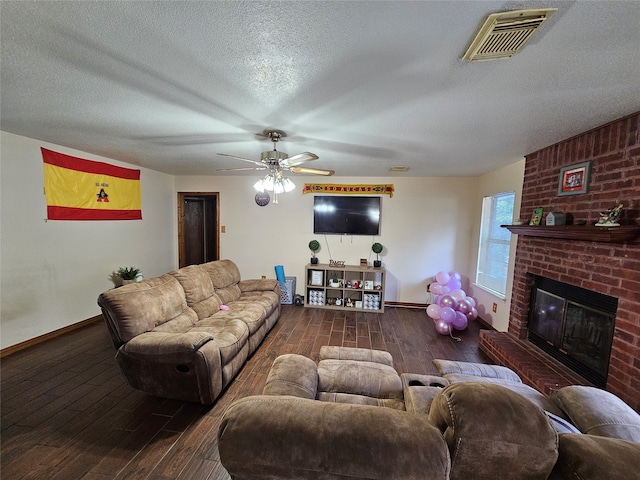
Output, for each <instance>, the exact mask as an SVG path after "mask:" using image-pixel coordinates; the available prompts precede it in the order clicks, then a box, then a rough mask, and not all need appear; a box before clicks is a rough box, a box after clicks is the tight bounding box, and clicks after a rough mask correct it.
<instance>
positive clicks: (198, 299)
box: [170, 265, 221, 320]
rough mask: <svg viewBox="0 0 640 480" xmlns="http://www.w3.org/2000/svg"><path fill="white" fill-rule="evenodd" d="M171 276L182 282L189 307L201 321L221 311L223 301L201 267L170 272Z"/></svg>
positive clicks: (196, 266)
mask: <svg viewBox="0 0 640 480" xmlns="http://www.w3.org/2000/svg"><path fill="white" fill-rule="evenodd" d="M170 275H173V276H174V277H175V278H176V279H177V280H178V282H180V285H182V288H183V290H184V294H185V297H186V299H187V305H189V306H190V307H191V308H192V309H193V310H194V311H195V312H196V313H197V314H198V318H199V319H200V320H202V319H203V318H207V317H210V316H211V315H213V314H214V313H216V312H217V311H218V310H220V303H221V301H220V298H219V297H218V296H217V295H216V294H215V291H214V289H213V282H212V281H211V277H210V276H209V274H208V273H207V271H206V270H205V269H204V268H202V267H201V266H200V265H189V266H188V267H184V268H181V269H179V270H175V271H173V272H170Z"/></svg>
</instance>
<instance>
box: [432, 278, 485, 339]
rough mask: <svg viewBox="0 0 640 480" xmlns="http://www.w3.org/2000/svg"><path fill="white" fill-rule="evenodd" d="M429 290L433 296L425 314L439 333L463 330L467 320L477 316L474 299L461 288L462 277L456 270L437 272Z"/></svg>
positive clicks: (445, 333)
mask: <svg viewBox="0 0 640 480" xmlns="http://www.w3.org/2000/svg"><path fill="white" fill-rule="evenodd" d="M430 290H431V293H433V294H434V295H435V297H434V300H433V303H432V304H431V305H429V306H428V307H427V315H429V317H430V318H432V319H433V322H434V323H435V325H436V331H437V332H438V333H439V334H440V335H449V334H450V333H451V330H452V329H454V328H455V329H456V330H464V329H465V328H467V325H468V324H469V321H470V320H475V319H476V317H477V316H478V310H476V301H475V300H474V299H473V298H472V297H468V296H467V294H466V293H465V291H464V290H462V277H461V276H460V274H459V273H458V272H449V273H447V272H438V274H437V275H436V281H435V282H434V283H432V284H431V285H430Z"/></svg>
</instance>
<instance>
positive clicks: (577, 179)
mask: <svg viewBox="0 0 640 480" xmlns="http://www.w3.org/2000/svg"><path fill="white" fill-rule="evenodd" d="M590 168H591V164H590V163H589V162H582V163H576V164H575V165H570V166H568V167H562V168H561V169H560V178H558V195H560V196H562V195H580V194H582V193H587V186H588V185H589V170H590Z"/></svg>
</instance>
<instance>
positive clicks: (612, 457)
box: [549, 433, 640, 480]
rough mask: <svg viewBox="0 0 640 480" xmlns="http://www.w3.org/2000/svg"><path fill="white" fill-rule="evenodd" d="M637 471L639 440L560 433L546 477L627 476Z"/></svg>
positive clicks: (554, 479)
mask: <svg viewBox="0 0 640 480" xmlns="http://www.w3.org/2000/svg"><path fill="white" fill-rule="evenodd" d="M638 472H640V443H633V442H628V441H625V440H620V439H618V438H607V437H600V436H596V435H572V434H568V433H565V434H560V435H559V444H558V461H557V462H556V464H555V466H554V468H553V471H552V472H551V475H550V476H549V480H566V479H572V480H603V479H616V480H617V479H620V480H629V479H632V478H638V475H639V473H638Z"/></svg>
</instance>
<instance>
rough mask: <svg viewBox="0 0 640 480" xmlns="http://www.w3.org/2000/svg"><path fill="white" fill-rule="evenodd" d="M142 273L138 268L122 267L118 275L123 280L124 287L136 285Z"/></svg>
mask: <svg viewBox="0 0 640 480" xmlns="http://www.w3.org/2000/svg"><path fill="white" fill-rule="evenodd" d="M141 273H142V271H141V270H140V269H139V268H137V267H120V268H119V269H118V270H116V275H117V276H118V277H120V278H121V279H122V285H127V284H129V283H134V282H135V281H136V280H137V279H138V276H139V275H140V274H141Z"/></svg>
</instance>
